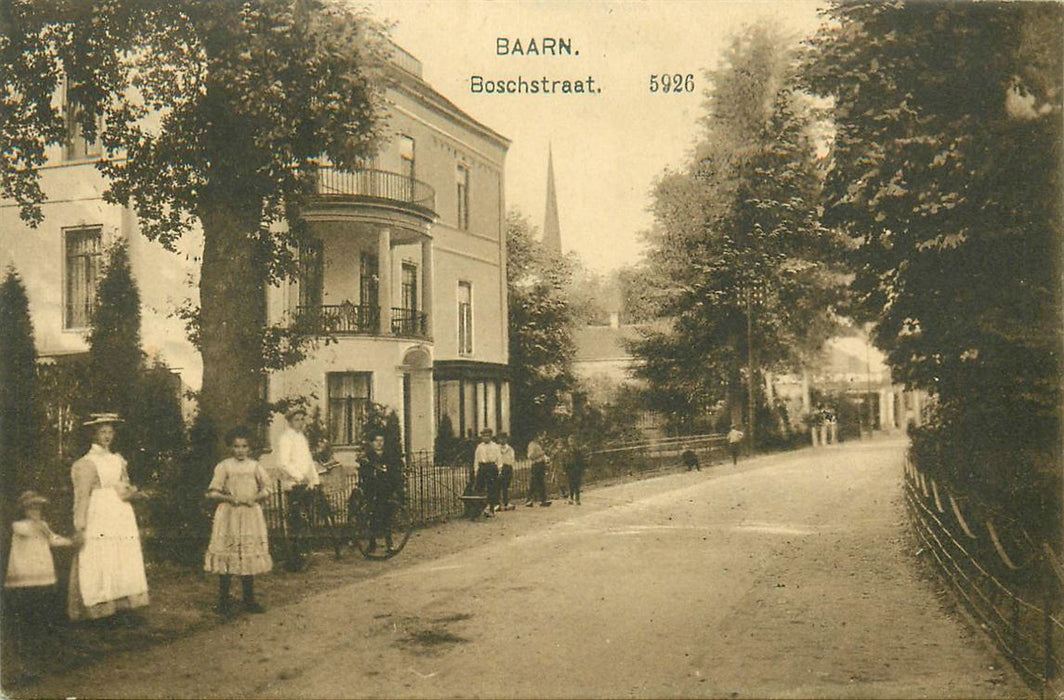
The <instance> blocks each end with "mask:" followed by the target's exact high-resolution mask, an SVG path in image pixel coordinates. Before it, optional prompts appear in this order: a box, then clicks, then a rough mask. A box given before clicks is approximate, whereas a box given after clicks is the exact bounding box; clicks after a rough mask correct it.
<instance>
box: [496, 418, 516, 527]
mask: <svg viewBox="0 0 1064 700" xmlns="http://www.w3.org/2000/svg"><path fill="white" fill-rule="evenodd" d="M497 440H498V444H499V501H500V502H501V504H502V509H503V510H513V506H512V505H510V484H511V482H513V479H514V466H515V465H516V464H517V455H516V454H515V453H514V448H513V445H511V444H510V436H509V435H507V434H506V433H499V437H498V438H497Z"/></svg>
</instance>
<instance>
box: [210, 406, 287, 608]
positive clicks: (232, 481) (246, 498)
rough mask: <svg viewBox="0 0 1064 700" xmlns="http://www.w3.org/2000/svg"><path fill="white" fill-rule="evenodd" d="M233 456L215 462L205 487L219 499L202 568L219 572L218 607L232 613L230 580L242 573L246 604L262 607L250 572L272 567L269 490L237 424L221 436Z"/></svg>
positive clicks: (245, 433)
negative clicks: (267, 505) (267, 509)
mask: <svg viewBox="0 0 1064 700" xmlns="http://www.w3.org/2000/svg"><path fill="white" fill-rule="evenodd" d="M225 441H226V443H227V444H228V445H229V449H230V451H231V452H232V453H233V456H232V457H230V458H229V459H226V460H223V461H221V462H219V463H218V466H216V467H215V468H214V478H213V479H211V483H210V486H208V487H207V498H209V499H211V500H213V501H217V502H218V507H217V508H216V509H215V511H214V525H213V526H212V527H211V542H210V544H209V545H208V546H207V554H206V556H205V557H204V562H203V568H204V570H205V571H207V572H208V573H212V574H218V575H219V578H218V613H219V614H221V615H223V616H226V617H228V616H229V615H231V614H232V612H233V609H232V604H231V603H230V601H229V584H230V582H231V581H232V580H233V576H239V577H240V583H241V587H242V588H243V593H244V610H246V611H248V612H252V613H261V612H263V611H264V610H263V607H262V606H261V605H259V603H257V602H256V601H255V589H254V581H255V579H254V577H255V575H257V574H264V573H266V572H268V571H269V570H270V569H271V568H273V560H272V559H271V558H270V547H269V542H268V540H267V533H266V518H265V517H264V516H263V513H262V506H261V505H260V503H261V501H263V500H265V499H266V497H268V496H269V495H270V491H269V487H268V484H269V482H268V480H267V476H266V471H265V470H264V469H263V468H262V466H261V465H260V464H259V463H258V462H256V461H255V460H253V459H251V458H250V456H249V455H250V453H251V433H250V432H249V431H248V430H247V428H243V427H237V428H233V429H232V430H230V431H229V433H228V434H227V435H226V436H225Z"/></svg>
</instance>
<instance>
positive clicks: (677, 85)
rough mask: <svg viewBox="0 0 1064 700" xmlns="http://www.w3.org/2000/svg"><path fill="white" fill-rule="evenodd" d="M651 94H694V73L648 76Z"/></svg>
mask: <svg viewBox="0 0 1064 700" xmlns="http://www.w3.org/2000/svg"><path fill="white" fill-rule="evenodd" d="M650 91H651V92H694V91H695V76H694V73H688V74H687V75H684V74H682V73H662V74H661V75H651V76H650Z"/></svg>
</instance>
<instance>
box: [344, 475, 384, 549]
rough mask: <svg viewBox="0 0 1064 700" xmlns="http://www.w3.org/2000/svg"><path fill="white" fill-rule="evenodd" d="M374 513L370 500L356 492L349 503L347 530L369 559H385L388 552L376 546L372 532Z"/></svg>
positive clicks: (352, 494)
mask: <svg viewBox="0 0 1064 700" xmlns="http://www.w3.org/2000/svg"><path fill="white" fill-rule="evenodd" d="M372 515H373V514H372V511H371V510H370V503H369V500H368V499H367V498H366V497H365V495H363V494H362V493H361V492H358V491H354V492H352V493H351V497H350V499H348V501H347V528H348V533H349V537H350V539H351V540H352V541H353V542H354V545H355V546H356V547H357V548H358V551H359V552H361V553H362V556H364V557H365V558H367V559H385V558H387V552H386V550H385V549H383V548H381V547H380V546H379V545H378V546H374V545H375V538H374V537H373V530H372Z"/></svg>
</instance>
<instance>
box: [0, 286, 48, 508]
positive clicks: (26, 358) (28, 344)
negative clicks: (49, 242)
mask: <svg viewBox="0 0 1064 700" xmlns="http://www.w3.org/2000/svg"><path fill="white" fill-rule="evenodd" d="M36 363H37V351H36V349H35V347H34V340H33V322H32V321H31V320H30V311H29V298H28V297H27V296H26V288H25V286H24V285H23V284H22V280H21V279H20V278H19V276H18V273H17V272H15V269H14V268H11V267H9V268H8V269H7V275H6V277H5V278H4V282H3V284H2V285H0V387H3V390H2V391H0V487H2V489H3V494H4V496H5V497H6V498H5V500H7V499H13V498H15V497H17V496H18V494H19V493H20V492H21V491H22V490H23V489H25V488H27V484H28V483H29V481H30V477H31V475H32V472H33V470H34V469H35V467H36V465H35V464H34V462H35V457H36V455H37V440H38V436H39V428H40V422H39V418H40V417H39V415H38V410H37V406H38V402H37V392H36V383H37V375H36ZM4 505H5V506H7V505H10V504H8V503H5V504H4ZM6 522H7V519H6V518H5V519H4V523H6ZM0 524H2V523H0Z"/></svg>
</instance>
